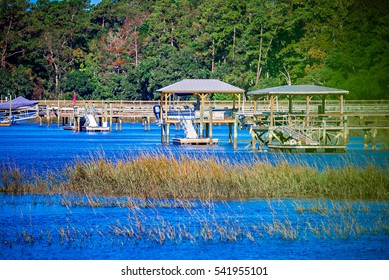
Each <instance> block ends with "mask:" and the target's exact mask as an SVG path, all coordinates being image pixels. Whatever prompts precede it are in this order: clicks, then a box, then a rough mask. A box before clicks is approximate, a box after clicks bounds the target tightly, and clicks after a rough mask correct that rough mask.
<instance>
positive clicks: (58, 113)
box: [57, 99, 61, 127]
mask: <svg viewBox="0 0 389 280" xmlns="http://www.w3.org/2000/svg"><path fill="white" fill-rule="evenodd" d="M60 118H61V114H60V109H59V99H58V107H57V125H58V127H59V120H60Z"/></svg>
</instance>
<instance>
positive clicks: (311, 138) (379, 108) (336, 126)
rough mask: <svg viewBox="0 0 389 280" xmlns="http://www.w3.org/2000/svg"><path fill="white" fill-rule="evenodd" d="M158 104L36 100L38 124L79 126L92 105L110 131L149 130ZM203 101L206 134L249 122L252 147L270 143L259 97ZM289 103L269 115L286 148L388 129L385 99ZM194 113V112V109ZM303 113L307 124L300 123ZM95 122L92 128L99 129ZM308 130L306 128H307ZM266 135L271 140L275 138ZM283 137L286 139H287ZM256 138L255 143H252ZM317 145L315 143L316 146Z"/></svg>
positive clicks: (265, 107) (369, 136)
mask: <svg viewBox="0 0 389 280" xmlns="http://www.w3.org/2000/svg"><path fill="white" fill-rule="evenodd" d="M194 102H195V101H193V100H191V101H175V102H172V103H171V104H170V105H169V109H171V110H179V109H180V108H188V107H193V106H194ZM158 104H160V102H159V101H77V103H76V104H73V103H71V101H70V100H67V101H64V100H41V101H40V102H39V119H40V124H41V125H43V123H45V124H46V125H51V124H58V125H59V126H60V125H63V126H64V127H66V125H68V124H69V123H71V124H72V125H73V127H69V128H70V129H76V130H77V129H78V130H80V127H78V128H76V127H77V125H79V124H78V121H79V120H80V119H81V117H82V116H85V113H86V111H87V110H92V111H93V112H94V116H95V118H96V120H97V121H98V123H99V124H100V126H99V127H101V128H102V129H101V131H106V130H109V131H112V129H113V127H114V126H116V130H121V128H122V122H124V121H128V122H143V124H144V126H145V130H150V123H151V122H153V121H155V115H154V112H153V107H154V106H155V105H158ZM204 106H205V108H210V109H211V110H212V113H211V114H212V119H210V118H209V114H210V111H209V109H206V110H204V112H203V114H204V117H205V118H204V120H203V124H204V126H205V130H206V131H205V132H204V136H205V137H211V139H212V135H210V133H212V130H211V132H210V130H209V127H210V126H212V125H228V126H229V132H228V133H229V140H230V142H231V143H234V146H236V145H235V144H236V141H237V139H238V131H239V129H241V128H242V127H248V128H249V129H250V131H252V132H254V133H252V140H251V147H252V149H253V150H257V149H259V150H261V149H263V147H264V146H265V145H267V146H268V148H269V149H271V148H272V147H273V146H272V145H271V144H269V138H268V137H264V136H265V135H267V134H268V132H269V127H271V124H270V117H269V116H270V111H271V108H270V105H269V103H267V102H265V103H263V104H258V101H254V100H250V101H247V100H245V101H243V102H242V104H241V107H240V108H236V109H234V110H233V106H234V104H233V101H209V100H205V102H204ZM293 106H294V109H293V113H292V114H289V105H288V101H287V100H279V101H276V102H274V104H273V108H272V110H273V115H274V117H273V121H274V122H277V124H278V125H281V126H277V127H274V133H273V136H276V137H286V138H288V139H287V140H286V139H278V140H281V143H284V144H285V145H284V146H285V147H284V148H285V149H286V150H287V148H288V145H293V144H295V143H294V140H296V139H297V140H299V141H300V147H298V149H302V150H304V151H305V150H306V151H309V149H310V148H312V146H315V143H316V142H320V141H321V146H322V147H321V148H325V149H324V151H325V150H329V151H331V150H334V147H331V145H332V144H334V143H335V142H337V143H336V144H337V145H338V146H339V147H340V149H342V148H344V145H345V143H347V139H348V137H349V135H350V133H351V134H354V131H359V134H360V133H362V134H363V136H364V142H365V144H364V146H365V149H368V148H371V149H376V147H377V143H378V141H379V138H380V137H378V136H379V134H380V133H382V131H385V130H388V129H389V100H378V101H361V100H344V104H343V108H340V105H339V101H338V100H325V104H324V106H325V114H320V110H321V107H322V106H323V102H322V101H320V100H311V101H310V104H309V106H310V107H309V109H308V111H309V114H308V115H307V114H306V112H307V105H306V102H305V100H294V101H293ZM340 110H343V114H342V116H340V115H339V111H340ZM197 114H199V112H198V111H197ZM307 118H308V121H309V124H307V123H304V122H306V120H307ZM193 122H194V124H195V125H197V126H198V125H199V120H194V121H193ZM170 125H175V126H179V120H173V119H171V120H169V123H168V126H170ZM273 125H274V124H273ZM302 125H304V128H303V129H301V126H302ZM99 127H95V128H94V129H91V130H93V131H100V130H99ZM340 127H341V128H342V129H340ZM162 129H165V130H166V129H169V128H168V127H167V126H165V127H163V128H162ZM302 130H303V132H304V133H303V132H302ZM343 130H344V132H343ZM307 131H308V132H309V133H306V132H307ZM340 132H342V133H340ZM164 133H166V131H165V132H164ZM280 135H282V136H280ZM270 140H271V141H273V140H274V138H273V139H270ZM276 140H277V139H276ZM286 141H289V142H288V143H286ZM165 143H170V141H169V140H168V139H166V138H165ZM258 143H259V147H257V145H258ZM327 143H328V145H327ZM305 144H307V145H305ZM343 144H344V145H343ZM339 147H338V148H339ZM322 150H323V149H319V151H322ZM335 150H338V149H335Z"/></svg>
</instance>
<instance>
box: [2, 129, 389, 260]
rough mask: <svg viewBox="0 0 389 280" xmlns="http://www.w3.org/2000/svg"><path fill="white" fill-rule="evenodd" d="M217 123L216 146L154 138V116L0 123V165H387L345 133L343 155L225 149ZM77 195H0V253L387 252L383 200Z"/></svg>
mask: <svg viewBox="0 0 389 280" xmlns="http://www.w3.org/2000/svg"><path fill="white" fill-rule="evenodd" d="M172 132H173V135H172V136H173V137H182V135H183V131H182V130H181V131H174V130H173V129H172ZM227 132H228V128H227V127H225V126H214V132H213V134H214V138H219V141H220V143H219V145H217V146H213V147H201V146H184V147H179V146H173V145H162V144H160V128H159V127H157V126H156V125H154V124H153V125H152V126H151V130H150V131H144V129H143V126H142V125H141V124H124V125H123V131H122V132H116V131H114V132H112V133H93V132H89V133H86V132H81V133H77V132H73V131H65V130H63V129H62V128H61V127H60V128H58V127H57V126H56V125H51V126H50V127H46V126H42V127H40V126H39V125H37V124H36V123H27V124H21V125H14V126H11V127H0V164H1V165H3V164H11V165H15V166H17V167H20V168H21V169H23V170H24V171H25V172H27V174H34V173H38V174H43V173H46V172H48V171H54V172H55V171H56V170H58V169H61V168H63V167H65V166H66V165H71V164H73V163H74V162H75V161H79V160H86V159H88V158H90V157H104V158H107V159H110V160H117V159H126V158H128V157H134V156H138V155H139V154H141V153H148V154H153V153H167V154H169V155H173V156H175V155H181V154H187V155H190V156H193V157H198V158H201V157H209V156H215V157H218V158H220V159H221V160H228V161H231V162H235V163H241V162H250V161H255V160H261V161H269V162H272V163H277V162H280V161H285V160H286V161H289V162H291V163H301V162H303V163H304V164H308V165H312V166H316V167H318V168H319V169H320V168H323V167H325V166H331V167H334V168H336V167H337V166H339V167H341V166H344V165H347V164H353V165H357V166H360V167H366V166H367V165H369V164H374V165H377V166H379V167H382V168H387V166H388V158H389V153H388V152H387V151H375V152H373V151H363V150H362V149H363V139H361V138H352V139H351V142H350V144H349V147H348V148H349V149H348V150H349V151H348V153H346V154H272V153H259V152H256V153H253V152H251V151H250V150H249V149H245V146H246V145H247V144H248V143H247V142H239V143H238V150H237V151H234V150H233V149H232V146H231V144H229V143H228V137H227ZM239 134H240V137H239V138H240V140H249V139H250V136H249V134H248V132H247V131H244V130H242V131H239ZM87 199H90V198H85V197H82V198H78V197H63V196H30V195H24V196H12V195H5V194H0V259H388V258H389V245H388V244H389V233H388V219H389V215H388V205H389V202H388V201H383V202H382V201H381V202H374V201H362V202H358V201H357V202H347V201H338V202H336V205H337V206H339V207H346V208H347V207H351V208H352V209H354V210H355V211H336V209H337V206H336V205H335V206H334V205H333V202H330V201H322V202H320V201H319V202H318V200H301V199H299V200H298V199H282V200H279V199H276V200H264V199H257V200H250V201H226V202H221V201H214V202H200V201H189V202H175V201H162V202H161V201H155V202H153V201H151V202H150V201H149V202H147V203H146V202H142V201H132V200H131V198H119V199H116V200H118V201H121V202H123V201H124V202H126V203H129V202H131V203H130V205H131V206H125V204H121V206H120V207H113V204H114V203H113V204H112V205H111V204H110V201H108V200H109V199H107V198H93V199H95V200H99V201H102V202H103V205H105V207H94V208H92V207H84V206H77V205H80V204H77V203H79V202H80V201H86V200H87ZM113 202H115V199H114V200H113ZM180 203H183V204H182V205H181V204H180ZM317 203H321V205H327V206H328V207H324V208H325V209H327V211H322V212H320V211H300V210H301V208H305V209H308V208H309V207H310V205H313V206H315V205H317ZM134 205H137V206H136V207H134ZM183 205H184V206H183ZM188 205H189V206H188ZM350 205H351V206H350ZM328 209H330V210H328ZM331 209H335V210H334V211H332V210H331ZM283 232H284V233H286V234H287V236H283ZM288 234H290V235H288Z"/></svg>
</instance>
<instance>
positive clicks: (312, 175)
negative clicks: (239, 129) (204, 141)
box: [1, 154, 389, 200]
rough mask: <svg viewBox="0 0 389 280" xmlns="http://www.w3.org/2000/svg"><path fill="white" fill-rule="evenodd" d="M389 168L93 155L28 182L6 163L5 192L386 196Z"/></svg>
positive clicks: (191, 196) (388, 193) (228, 196)
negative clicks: (114, 158) (321, 166)
mask: <svg viewBox="0 0 389 280" xmlns="http://www.w3.org/2000/svg"><path fill="white" fill-rule="evenodd" d="M388 174H389V172H388V169H386V170H383V169H382V168H377V167H376V166H374V165H372V166H367V167H365V168H359V167H355V166H351V165H350V166H346V167H344V168H331V167H327V168H325V169H324V170H321V171H319V170H318V169H316V168H314V167H309V166H307V164H305V163H301V164H290V163H287V162H280V163H278V164H275V165H273V164H271V163H268V162H260V161H257V162H254V163H242V164H231V163H227V162H222V161H220V160H218V159H216V158H207V159H194V158H190V157H189V156H181V157H180V158H178V159H177V158H174V157H173V156H169V155H164V154H154V155H142V156H139V157H136V158H128V159H126V160H118V161H116V162H115V163H113V162H109V161H107V160H104V159H101V158H100V159H91V160H88V161H84V162H78V163H76V164H75V165H73V166H69V167H66V168H65V169H63V170H62V171H61V172H57V173H55V174H54V173H53V174H51V175H47V176H46V177H44V178H43V177H39V176H36V177H35V178H33V179H32V180H27V178H25V176H24V175H23V172H21V171H20V170H18V169H17V168H15V167H9V166H3V168H2V174H1V185H2V186H1V191H2V192H5V193H13V194H23V193H46V194H53V193H58V194H76V195H90V196H108V197H114V196H127V197H133V198H175V199H201V200H208V199H249V198H271V197H294V198H303V197H306V198H313V197H315V198H332V199H379V200H380V199H388V198H389V176H388Z"/></svg>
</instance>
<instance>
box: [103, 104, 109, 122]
mask: <svg viewBox="0 0 389 280" xmlns="http://www.w3.org/2000/svg"><path fill="white" fill-rule="evenodd" d="M103 122H105V123H108V105H107V102H104V118H103Z"/></svg>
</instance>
